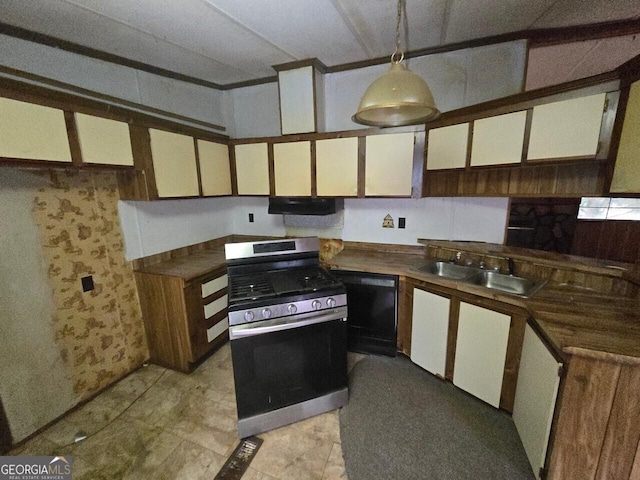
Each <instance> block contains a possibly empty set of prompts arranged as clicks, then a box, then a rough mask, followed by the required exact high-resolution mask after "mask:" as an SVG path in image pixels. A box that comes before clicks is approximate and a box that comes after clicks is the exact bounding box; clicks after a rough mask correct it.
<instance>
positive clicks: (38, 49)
mask: <svg viewBox="0 0 640 480" xmlns="http://www.w3.org/2000/svg"><path fill="white" fill-rule="evenodd" d="M0 65H4V66H7V67H11V68H13V69H17V70H21V71H24V72H28V73H33V74H35V75H39V76H42V77H46V78H50V79H54V80H58V81H60V82H64V83H68V84H71V85H75V86H77V87H82V88H84V89H87V90H91V91H94V92H98V93H102V94H105V95H110V96H113V97H117V98H121V99H124V100H128V101H130V102H135V103H139V104H142V105H146V106H149V107H154V108H158V109H161V110H165V111H168V112H171V113H176V114H179V115H183V116H185V117H188V118H193V119H196V120H202V121H205V122H209V123H213V124H216V125H221V126H226V124H227V123H230V122H228V120H227V118H226V116H225V109H224V95H223V92H222V91H220V90H215V89H212V88H208V87H202V86H200V85H194V84H192V83H186V82H182V81H179V80H173V79H170V78H166V77H162V76H159V75H154V74H152V73H147V72H143V71H140V70H136V69H133V68H129V67H124V66H122V65H116V64H113V63H109V62H104V61H102V60H97V59H94V58H90V57H85V56H82V55H78V54H75V53H71V52H67V51H65V50H60V49H57V48H52V47H47V46H45V45H41V44H38V43H32V42H28V41H26V40H21V39H18V38H14V37H10V36H7V35H0ZM6 76H10V75H6ZM16 78H20V77H16ZM35 83H37V82H35ZM49 88H50V87H49ZM127 108H129V107H127ZM185 123H188V122H185ZM220 133H225V132H220Z"/></svg>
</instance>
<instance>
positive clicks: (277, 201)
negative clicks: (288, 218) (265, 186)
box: [269, 197, 344, 215]
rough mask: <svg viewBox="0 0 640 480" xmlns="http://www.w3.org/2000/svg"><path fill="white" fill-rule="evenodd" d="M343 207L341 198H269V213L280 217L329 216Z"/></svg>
mask: <svg viewBox="0 0 640 480" xmlns="http://www.w3.org/2000/svg"><path fill="white" fill-rule="evenodd" d="M343 206H344V200H343V199H342V198H308V197H270V198H269V213H273V214H281V215H330V214H332V213H336V212H338V211H340V210H342V208H343Z"/></svg>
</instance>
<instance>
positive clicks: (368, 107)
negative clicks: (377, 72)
mask: <svg viewBox="0 0 640 480" xmlns="http://www.w3.org/2000/svg"><path fill="white" fill-rule="evenodd" d="M404 1H405V0H398V21H397V23H396V49H395V51H394V52H393V53H392V54H391V68H390V69H389V70H388V71H387V72H385V73H384V74H383V75H382V76H380V77H379V78H378V79H377V80H375V81H374V82H373V83H372V84H371V85H369V88H367V90H366V91H365V92H364V95H363V96H362V99H361V100H360V105H359V106H358V111H357V112H356V114H355V115H354V116H353V117H351V119H352V120H353V121H354V122H356V123H361V124H364V125H372V126H375V127H398V126H402V125H416V124H419V123H425V122H427V121H429V120H433V119H434V118H436V117H438V115H440V111H439V110H438V109H437V107H436V104H435V102H434V100H433V95H432V94H431V90H430V89H429V86H428V85H427V84H426V82H425V81H424V80H422V78H420V77H419V76H418V75H416V74H415V73H413V72H412V71H411V70H409V69H407V68H406V67H405V66H404V65H403V63H402V60H403V59H404V52H402V50H400V20H401V19H402V11H403V2H404ZM405 18H406V11H405ZM405 28H406V25H405Z"/></svg>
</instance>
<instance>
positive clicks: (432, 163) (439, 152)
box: [427, 123, 469, 170]
mask: <svg viewBox="0 0 640 480" xmlns="http://www.w3.org/2000/svg"><path fill="white" fill-rule="evenodd" d="M468 137H469V124H468V123H460V124H458V125H450V126H448V127H440V128H434V129H432V130H429V132H428V141H427V142H428V143H427V170H444V169H448V168H464V167H465V166H466V164H467V139H468Z"/></svg>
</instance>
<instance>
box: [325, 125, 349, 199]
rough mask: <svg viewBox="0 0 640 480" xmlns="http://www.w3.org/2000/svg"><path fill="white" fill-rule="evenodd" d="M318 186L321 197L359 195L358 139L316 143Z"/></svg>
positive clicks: (328, 140) (340, 139) (334, 139)
mask: <svg viewBox="0 0 640 480" xmlns="http://www.w3.org/2000/svg"><path fill="white" fill-rule="evenodd" d="M316 185H317V192H318V196H319V197H355V196H357V195H358V138H357V137H351V138H331V139H327V140H318V141H317V142H316Z"/></svg>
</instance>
